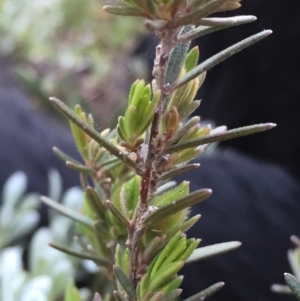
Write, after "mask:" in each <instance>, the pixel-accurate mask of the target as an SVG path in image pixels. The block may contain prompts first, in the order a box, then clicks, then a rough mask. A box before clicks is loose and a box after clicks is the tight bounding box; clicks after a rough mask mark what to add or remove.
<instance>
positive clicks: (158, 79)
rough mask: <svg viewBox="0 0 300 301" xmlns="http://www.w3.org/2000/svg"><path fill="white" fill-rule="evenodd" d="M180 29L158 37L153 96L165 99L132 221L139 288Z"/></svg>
mask: <svg viewBox="0 0 300 301" xmlns="http://www.w3.org/2000/svg"><path fill="white" fill-rule="evenodd" d="M177 31H178V30H177V29H174V28H171V27H169V28H165V29H163V30H161V31H159V32H157V33H156V34H157V35H158V36H159V37H160V38H161V43H160V44H159V45H158V46H157V48H156V58H155V61H154V67H153V72H152V74H153V76H154V80H153V82H152V89H153V92H155V91H158V90H160V91H161V96H160V100H159V103H158V105H157V108H156V110H155V114H154V118H153V121H152V125H151V130H150V138H149V142H148V153H147V157H146V160H145V163H144V167H145V168H144V172H143V174H142V175H141V176H142V181H141V189H140V202H139V205H138V208H137V215H136V218H135V220H132V224H131V225H132V226H131V227H130V229H129V235H128V236H129V239H128V241H129V250H130V262H129V278H130V281H131V282H132V284H133V286H134V287H136V286H137V283H138V280H139V277H140V275H138V274H139V273H138V271H139V253H140V245H141V239H142V235H143V234H144V231H145V229H144V226H143V221H144V220H145V218H146V217H147V215H148V214H147V213H148V202H149V199H150V198H151V196H152V195H153V192H154V190H155V188H156V186H157V181H158V174H157V171H156V169H157V162H158V161H159V158H160V155H161V154H162V151H163V146H164V143H162V142H163V137H160V136H159V125H160V122H161V118H162V114H163V109H164V104H165V102H166V100H167V99H168V96H169V93H168V92H169V91H168V86H166V85H165V77H166V70H167V65H168V60H169V57H170V53H171V50H172V49H173V47H174V46H175V45H176V35H177Z"/></svg>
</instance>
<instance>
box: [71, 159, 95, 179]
mask: <svg viewBox="0 0 300 301" xmlns="http://www.w3.org/2000/svg"><path fill="white" fill-rule="evenodd" d="M66 165H67V166H68V167H69V168H70V169H72V170H75V171H77V172H80V173H83V174H85V175H88V176H91V175H93V173H94V171H93V170H92V169H91V168H89V167H86V166H85V165H82V164H75V163H73V162H71V161H67V162H66Z"/></svg>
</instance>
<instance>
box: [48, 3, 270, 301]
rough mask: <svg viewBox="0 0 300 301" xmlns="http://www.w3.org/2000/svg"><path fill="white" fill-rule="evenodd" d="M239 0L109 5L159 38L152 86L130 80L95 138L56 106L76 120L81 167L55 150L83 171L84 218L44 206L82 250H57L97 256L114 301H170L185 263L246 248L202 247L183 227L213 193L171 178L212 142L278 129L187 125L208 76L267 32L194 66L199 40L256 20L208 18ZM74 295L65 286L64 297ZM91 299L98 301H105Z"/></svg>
mask: <svg viewBox="0 0 300 301" xmlns="http://www.w3.org/2000/svg"><path fill="white" fill-rule="evenodd" d="M239 2H240V1H239V0H193V1H187V0H155V1H145V0H124V1H119V2H117V4H116V5H107V6H105V7H104V9H105V10H106V11H107V12H110V13H113V14H117V15H126V16H138V17H143V18H145V19H146V20H145V26H146V28H147V29H148V30H150V31H152V32H154V33H155V34H156V35H157V36H158V37H159V38H160V40H161V42H160V44H159V45H158V46H157V49H156V58H155V61H154V67H153V72H152V74H153V76H154V79H153V81H152V82H151V83H148V84H147V83H145V81H144V80H137V81H135V82H134V83H133V84H132V87H131V90H130V92H129V96H128V104H127V108H126V110H125V113H124V115H123V116H121V117H119V119H118V124H117V126H116V128H115V129H113V130H110V129H106V130H104V131H102V132H101V133H99V132H98V131H97V130H96V129H95V128H94V121H93V118H92V117H91V116H90V115H86V114H85V113H84V112H83V110H82V109H81V108H80V107H79V106H76V107H75V109H74V111H73V110H71V109H69V108H68V107H67V106H66V105H65V104H64V103H62V102H61V101H60V100H58V99H57V98H53V97H52V98H51V99H50V100H51V102H52V104H53V105H54V106H55V107H56V108H57V109H58V110H59V111H60V112H61V113H63V114H64V115H65V116H66V117H67V118H68V119H69V121H70V124H71V130H72V133H73V136H74V140H75V142H76V145H77V148H78V151H79V153H80V154H81V156H82V161H83V162H82V163H81V162H77V161H75V160H73V159H72V158H70V157H69V156H68V155H66V154H64V153H63V152H62V151H60V150H58V149H55V153H56V154H57V155H58V157H59V158H61V159H62V160H63V161H64V162H65V163H66V165H67V166H68V167H69V168H71V169H73V170H75V171H77V172H79V174H80V178H81V184H82V188H83V190H84V203H83V206H82V209H81V212H78V211H76V210H73V209H70V208H65V207H64V206H63V205H60V204H58V203H56V202H54V201H53V200H51V199H49V198H45V197H43V201H44V202H45V203H46V204H48V205H49V206H50V207H52V208H53V209H55V210H57V211H59V212H60V213H62V214H64V215H66V216H68V217H69V218H71V219H73V220H75V221H76V223H77V231H78V232H79V234H80V235H81V237H82V239H80V241H78V242H79V245H77V249H72V248H69V247H68V246H65V245H60V246H58V245H53V246H54V247H55V248H56V249H59V250H61V251H63V252H65V253H67V254H70V255H73V256H77V257H79V258H86V259H90V260H93V261H94V262H95V264H96V265H97V266H98V267H99V270H100V271H101V273H102V275H103V277H104V278H106V279H105V280H103V281H102V282H101V283H100V284H99V286H97V291H98V292H99V293H100V294H101V295H102V296H103V298H104V300H107V301H110V300H112V299H117V300H119V301H137V300H138V301H169V300H174V299H176V298H177V297H178V296H179V295H180V293H181V289H180V288H179V287H180V285H181V282H182V277H181V276H178V273H179V271H180V269H181V268H182V267H183V265H184V264H188V263H191V262H193V261H196V260H201V259H204V258H207V257H211V256H214V255H218V254H221V253H224V252H227V251H230V250H233V249H235V248H237V247H239V246H240V243H239V242H228V243H222V244H217V245H213V246H208V247H204V248H198V249H197V247H198V244H199V243H200V240H199V239H187V238H186V235H185V231H186V230H187V229H188V228H189V227H191V226H192V225H193V224H194V223H195V222H196V221H197V220H198V219H199V216H194V217H189V208H190V207H191V206H192V205H194V204H196V203H199V202H202V201H204V200H205V199H206V198H207V197H208V196H209V195H210V194H211V190H210V189H201V190H198V191H195V192H192V193H190V192H189V183H188V182H185V181H184V182H182V183H180V184H179V185H177V186H175V187H174V185H173V184H172V183H170V182H167V181H168V180H171V179H172V178H173V177H174V176H176V175H179V174H181V173H184V172H187V171H189V170H192V169H195V168H198V167H199V164H188V163H189V162H190V161H191V160H193V159H194V158H196V157H197V156H198V155H200V154H201V153H202V152H203V151H204V150H205V148H206V147H207V146H208V145H209V144H210V143H212V142H216V141H222V140H226V139H232V138H236V137H239V136H244V135H249V134H253V133H256V132H260V131H264V130H268V129H270V128H272V127H274V126H275V125H274V124H271V123H268V124H261V125H254V126H249V127H245V128H240V129H234V130H228V131H227V129H226V127H224V126H222V127H218V128H215V129H211V127H210V126H201V125H200V123H199V121H200V117H193V118H190V119H189V115H190V114H192V113H193V112H194V111H195V110H196V109H197V108H198V106H199V105H200V101H198V100H194V98H195V95H196V93H197V91H198V89H199V88H200V87H201V85H202V84H203V82H204V80H205V75H206V71H207V70H209V69H210V68H212V67H214V66H215V65H216V64H218V63H220V62H222V61H223V60H225V59H226V58H228V57H230V56H231V55H233V54H235V53H237V52H239V51H241V50H243V49H244V48H246V47H248V46H250V45H251V44H253V43H255V42H257V41H259V40H261V39H262V38H264V37H266V36H268V35H269V34H270V33H271V31H263V32H261V33H258V34H256V35H254V36H252V37H249V38H246V39H245V40H243V41H241V42H239V43H237V44H235V45H233V46H231V47H229V48H227V49H225V50H223V51H221V52H220V53H218V54H216V55H214V56H213V57H211V58H209V59H207V60H205V61H203V62H201V63H200V64H198V59H199V57H200V52H199V49H198V48H193V49H191V50H190V51H188V48H189V44H190V42H191V40H192V39H194V38H195V37H198V36H201V35H204V34H207V33H210V32H213V31H216V30H220V29H224V28H227V27H231V26H236V25H240V24H244V23H248V22H252V21H254V20H255V19H256V18H255V17H253V16H239V17H233V18H209V17H208V16H209V15H210V14H212V13H215V12H218V11H225V10H233V9H236V8H238V7H239V6H240V3H239ZM222 286H223V283H217V284H215V285H212V286H211V287H209V288H207V289H206V290H204V291H202V292H200V293H199V294H197V295H195V296H191V297H190V298H189V299H188V300H189V301H194V300H199V298H200V299H204V298H207V297H208V296H210V295H211V294H213V293H215V292H216V291H217V290H218V289H220V288H221V287H222ZM70 298H74V299H76V298H77V299H78V294H77V293H76V290H75V289H74V287H73V285H71V284H70V285H69V286H68V288H67V292H66V300H68V299H70ZM99 298H100V296H99V295H95V298H94V299H95V300H97V299H99Z"/></svg>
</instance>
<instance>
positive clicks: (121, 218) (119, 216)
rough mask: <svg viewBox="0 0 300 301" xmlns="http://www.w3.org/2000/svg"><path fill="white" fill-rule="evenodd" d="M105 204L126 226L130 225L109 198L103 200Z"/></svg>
mask: <svg viewBox="0 0 300 301" xmlns="http://www.w3.org/2000/svg"><path fill="white" fill-rule="evenodd" d="M105 204H106V206H107V207H108V209H109V210H110V211H111V213H112V214H113V215H114V216H115V217H116V218H117V219H118V220H119V221H120V222H121V223H122V224H123V225H124V226H125V227H126V228H129V227H130V221H129V220H128V219H127V218H126V217H125V216H124V215H123V214H122V212H121V211H120V210H119V209H118V208H117V207H116V206H115V205H114V204H113V203H112V202H110V201H109V200H106V201H105Z"/></svg>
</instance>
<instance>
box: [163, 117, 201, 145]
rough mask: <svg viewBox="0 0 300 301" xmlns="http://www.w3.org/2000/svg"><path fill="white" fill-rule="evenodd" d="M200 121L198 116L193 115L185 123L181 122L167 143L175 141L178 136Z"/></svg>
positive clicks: (180, 136)
mask: <svg viewBox="0 0 300 301" xmlns="http://www.w3.org/2000/svg"><path fill="white" fill-rule="evenodd" d="M199 122H200V117H199V116H194V117H192V118H191V119H189V120H188V121H187V122H186V123H185V124H183V125H182V126H181V127H180V128H179V129H178V130H177V131H176V133H175V135H174V137H173V138H172V140H171V141H170V142H168V144H172V143H175V142H177V141H178V140H179V139H180V138H182V137H183V136H184V135H185V134H186V133H187V132H188V131H189V130H190V129H191V128H192V127H193V126H195V125H196V124H198V123H199Z"/></svg>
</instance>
